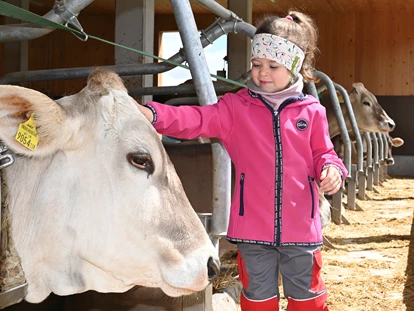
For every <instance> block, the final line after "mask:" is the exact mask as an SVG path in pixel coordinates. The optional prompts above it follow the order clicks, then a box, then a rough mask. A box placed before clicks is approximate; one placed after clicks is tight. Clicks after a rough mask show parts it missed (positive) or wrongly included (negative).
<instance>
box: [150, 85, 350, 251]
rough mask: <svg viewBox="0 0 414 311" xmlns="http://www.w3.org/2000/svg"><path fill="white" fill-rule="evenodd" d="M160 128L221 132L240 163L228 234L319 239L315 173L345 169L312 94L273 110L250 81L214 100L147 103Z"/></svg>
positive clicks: (265, 240)
mask: <svg viewBox="0 0 414 311" xmlns="http://www.w3.org/2000/svg"><path fill="white" fill-rule="evenodd" d="M146 105H147V106H149V108H152V110H153V113H154V122H153V123H154V126H155V129H156V130H157V131H158V132H159V133H162V134H164V135H168V136H173V137H177V138H185V139H193V138H196V137H199V136H202V137H216V138H218V139H220V140H221V141H222V143H223V145H224V147H225V148H226V150H227V152H228V154H229V156H230V158H231V160H232V161H233V164H234V166H235V174H236V176H235V179H236V184H235V187H234V194H233V200H232V204H231V211H230V222H229V227H228V231H227V237H228V239H229V240H230V241H233V242H245V243H258V244H266V245H274V246H281V245H318V244H321V243H322V232H321V230H322V226H321V220H320V216H319V199H318V190H317V185H316V181H315V179H318V180H319V177H320V174H321V171H322V169H323V167H324V165H327V164H332V165H336V166H337V167H338V168H340V170H341V171H342V172H343V178H345V177H346V174H347V172H346V169H345V167H344V165H343V163H342V161H341V160H340V159H339V158H338V156H337V155H336V153H335V152H334V150H333V145H332V143H331V140H330V138H329V132H328V122H327V120H326V114H325V108H324V107H323V106H322V105H320V104H319V102H318V101H317V100H316V99H315V98H314V97H312V96H305V95H301V97H299V98H298V97H297V98H291V99H289V100H286V101H285V102H284V103H282V105H281V106H280V107H279V109H278V110H277V111H274V110H273V108H271V107H270V106H269V105H268V104H267V103H265V102H264V101H263V100H262V99H261V96H260V95H257V94H255V93H253V92H251V91H249V90H248V89H243V90H241V91H239V92H237V93H236V94H226V95H225V96H223V97H222V98H221V99H220V100H219V102H218V103H217V104H214V105H209V106H203V107H200V106H181V107H172V106H167V105H163V104H159V103H155V102H149V103H147V104H146Z"/></svg>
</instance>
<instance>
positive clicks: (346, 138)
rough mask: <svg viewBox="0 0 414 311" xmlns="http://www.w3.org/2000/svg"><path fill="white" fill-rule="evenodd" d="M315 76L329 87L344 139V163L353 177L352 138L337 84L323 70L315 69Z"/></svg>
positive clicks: (349, 176) (349, 175) (349, 174)
mask: <svg viewBox="0 0 414 311" xmlns="http://www.w3.org/2000/svg"><path fill="white" fill-rule="evenodd" d="M315 76H316V77H317V78H319V79H320V80H321V81H322V82H323V83H324V84H325V85H326V87H327V89H328V93H329V97H330V100H331V104H332V108H333V110H334V113H335V116H336V120H337V122H338V126H339V130H340V132H341V137H342V141H343V143H344V147H345V152H344V153H345V156H344V158H345V159H344V164H345V167H346V169H347V171H348V177H347V178H351V140H350V139H349V134H348V129H347V128H346V124H345V120H344V116H343V115H342V110H341V106H340V105H339V101H338V96H337V95H336V91H335V86H334V84H333V82H332V80H331V79H330V78H329V77H328V76H327V75H326V74H324V73H323V72H320V71H317V70H315Z"/></svg>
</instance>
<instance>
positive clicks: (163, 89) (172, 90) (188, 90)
mask: <svg viewBox="0 0 414 311" xmlns="http://www.w3.org/2000/svg"><path fill="white" fill-rule="evenodd" d="M249 79H250V72H247V73H245V74H243V75H242V76H241V77H240V78H238V79H237V80H235V81H237V82H240V83H243V84H246V83H247V81H248V80H249ZM213 85H214V89H215V90H216V92H220V93H227V92H231V91H234V90H236V89H238V88H240V86H238V85H234V84H230V83H222V82H221V83H218V82H213ZM128 92H129V94H130V95H132V96H143V95H179V94H186V95H195V94H197V90H196V88H195V86H194V85H193V84H181V85H177V86H158V87H145V88H135V89H129V90H128Z"/></svg>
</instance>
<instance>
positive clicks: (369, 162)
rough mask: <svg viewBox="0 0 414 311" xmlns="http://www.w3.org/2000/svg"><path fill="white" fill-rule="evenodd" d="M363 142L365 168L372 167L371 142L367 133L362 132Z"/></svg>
mask: <svg viewBox="0 0 414 311" xmlns="http://www.w3.org/2000/svg"><path fill="white" fill-rule="evenodd" d="M364 137H365V142H366V144H367V167H372V142H371V137H370V136H369V133H368V132H364Z"/></svg>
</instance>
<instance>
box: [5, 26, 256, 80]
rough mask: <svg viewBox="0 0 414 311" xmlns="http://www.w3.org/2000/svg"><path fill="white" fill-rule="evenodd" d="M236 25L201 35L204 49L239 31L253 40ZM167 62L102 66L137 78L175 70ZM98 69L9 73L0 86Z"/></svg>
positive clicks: (180, 58) (250, 30)
mask: <svg viewBox="0 0 414 311" xmlns="http://www.w3.org/2000/svg"><path fill="white" fill-rule="evenodd" d="M233 26H234V23H232V22H226V23H225V24H217V25H216V26H214V27H213V28H211V29H210V30H209V31H208V32H204V33H203V34H202V35H201V42H202V45H203V47H206V46H208V45H210V44H211V43H212V42H213V41H215V40H217V39H218V38H220V37H221V36H222V35H224V34H228V33H231V32H233V31H237V32H240V33H244V34H245V35H247V36H249V37H250V38H253V36H254V33H255V31H256V28H255V27H254V26H252V25H250V24H248V23H245V22H240V23H237V25H236V27H235V28H234V27H233ZM168 60H170V61H173V62H175V63H179V64H180V63H183V62H184V61H185V60H186V57H185V54H184V52H183V51H179V52H178V53H176V54H175V55H173V56H172V57H170V58H169V59H168ZM175 67H176V66H175V65H172V64H170V63H167V62H161V63H149V64H128V65H111V66H102V68H105V69H108V70H112V71H115V72H116V73H118V74H119V75H120V76H135V75H149V74H159V73H163V72H166V71H168V70H170V69H173V68H175ZM95 68H96V67H78V68H62V69H47V70H32V71H20V72H14V73H9V74H7V75H5V76H3V77H1V78H0V84H16V83H20V82H29V81H48V80H71V79H81V78H87V77H88V75H89V74H90V72H91V71H92V70H93V69H95Z"/></svg>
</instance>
